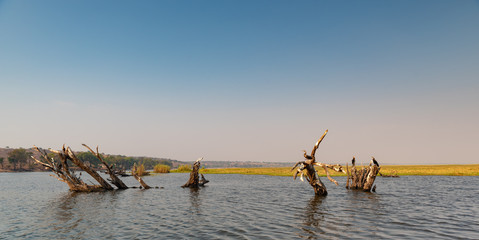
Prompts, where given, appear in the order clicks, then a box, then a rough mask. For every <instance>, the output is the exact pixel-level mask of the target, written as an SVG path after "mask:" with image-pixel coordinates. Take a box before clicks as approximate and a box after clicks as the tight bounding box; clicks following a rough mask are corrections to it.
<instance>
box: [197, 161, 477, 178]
mask: <svg viewBox="0 0 479 240" xmlns="http://www.w3.org/2000/svg"><path fill="white" fill-rule="evenodd" d="M357 168H358V167H357ZM359 168H360V166H359ZM200 173H203V174H244V175H270V176H292V175H293V172H292V171H291V168H289V167H281V168H218V169H201V170H200ZM318 173H319V175H320V176H325V174H323V173H324V171H323V170H322V169H318ZM380 173H382V174H384V175H390V174H396V173H397V175H400V176H405V175H437V176H479V164H467V165H459V164H451V165H383V166H381V170H380ZM330 174H331V176H346V174H343V173H337V172H334V171H330Z"/></svg>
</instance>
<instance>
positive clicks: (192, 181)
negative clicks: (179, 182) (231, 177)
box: [181, 158, 209, 188]
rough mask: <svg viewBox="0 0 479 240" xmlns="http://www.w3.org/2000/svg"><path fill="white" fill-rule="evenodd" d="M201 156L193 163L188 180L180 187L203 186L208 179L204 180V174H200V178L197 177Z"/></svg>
mask: <svg viewBox="0 0 479 240" xmlns="http://www.w3.org/2000/svg"><path fill="white" fill-rule="evenodd" d="M202 159H203V158H199V159H198V160H196V161H195V162H194V163H193V169H192V171H191V173H190V178H189V179H188V182H186V183H185V184H184V185H183V186H181V187H189V188H198V187H203V186H205V184H206V183H208V182H209V181H208V180H206V178H205V176H203V174H201V180H200V178H199V170H200V165H201V163H200V161H201V160H202Z"/></svg>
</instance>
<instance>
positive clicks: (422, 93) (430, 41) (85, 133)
mask: <svg viewBox="0 0 479 240" xmlns="http://www.w3.org/2000/svg"><path fill="white" fill-rule="evenodd" d="M0 104H1V108H2V114H1V118H0V147H5V146H10V147H31V146H32V145H34V144H35V145H37V146H40V147H44V148H48V147H52V148H55V149H58V148H60V147H61V145H62V144H64V143H66V144H67V145H70V146H72V147H73V149H74V150H84V148H82V147H81V143H86V144H89V145H91V146H96V145H99V146H100V150H101V151H103V152H106V153H111V154H123V155H136V156H151V157H168V158H173V159H178V160H183V161H193V160H195V159H196V158H198V157H201V156H203V157H205V160H212V161H220V160H225V161H278V162H294V161H299V160H301V159H302V152H301V150H302V149H306V150H308V151H310V150H311V148H312V146H313V145H314V143H315V142H316V140H317V139H318V138H319V137H320V136H321V134H322V133H323V132H324V130H326V129H329V134H328V136H327V137H326V138H325V140H324V141H323V143H322V144H321V147H320V150H319V152H317V155H316V157H317V159H318V160H319V161H321V162H326V163H342V164H344V163H345V162H346V161H349V160H350V159H351V158H352V156H353V155H355V156H356V157H357V159H358V161H359V162H363V163H367V162H369V160H370V156H375V157H376V159H377V160H379V162H380V163H384V164H440V163H479V159H478V157H477V156H478V154H477V149H479V140H478V139H479V138H478V136H479V2H478V1H455V0H449V1H438V0H430V1H429V0H428V1H426V0H411V1H407V0H401V1H399V0H398V1H384V0H380V1H289V0H288V1H261V0H260V1H258V0H255V1H223V0H222V1H63V0H61V1H60V0H59V1H50V0H45V1H1V0H0Z"/></svg>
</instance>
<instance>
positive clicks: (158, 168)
mask: <svg viewBox="0 0 479 240" xmlns="http://www.w3.org/2000/svg"><path fill="white" fill-rule="evenodd" d="M153 172H155V173H169V172H170V166H168V165H163V164H156V165H155V167H154V168H153Z"/></svg>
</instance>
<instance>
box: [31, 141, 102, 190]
mask: <svg viewBox="0 0 479 240" xmlns="http://www.w3.org/2000/svg"><path fill="white" fill-rule="evenodd" d="M33 147H34V149H35V150H36V151H38V152H39V153H40V156H41V158H40V159H41V160H40V159H36V158H35V157H34V156H32V158H33V160H34V161H35V162H36V163H38V164H40V165H42V166H44V167H46V168H48V169H50V170H51V171H52V172H53V173H55V174H56V176H54V177H56V178H57V179H58V180H60V181H62V182H64V183H66V184H67V185H68V187H69V188H70V190H71V191H74V192H98V191H104V190H105V189H104V188H103V187H102V186H100V185H89V184H86V183H85V182H83V180H81V179H80V178H79V177H77V176H76V174H75V173H74V172H73V171H72V170H70V169H69V167H68V161H67V155H66V154H65V151H66V149H65V147H63V150H64V151H63V152H59V151H52V152H56V153H57V154H58V156H59V158H60V160H55V159H53V158H49V157H48V153H47V152H46V151H45V150H42V149H39V148H38V147H36V146H33ZM52 176H53V175H52Z"/></svg>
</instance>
